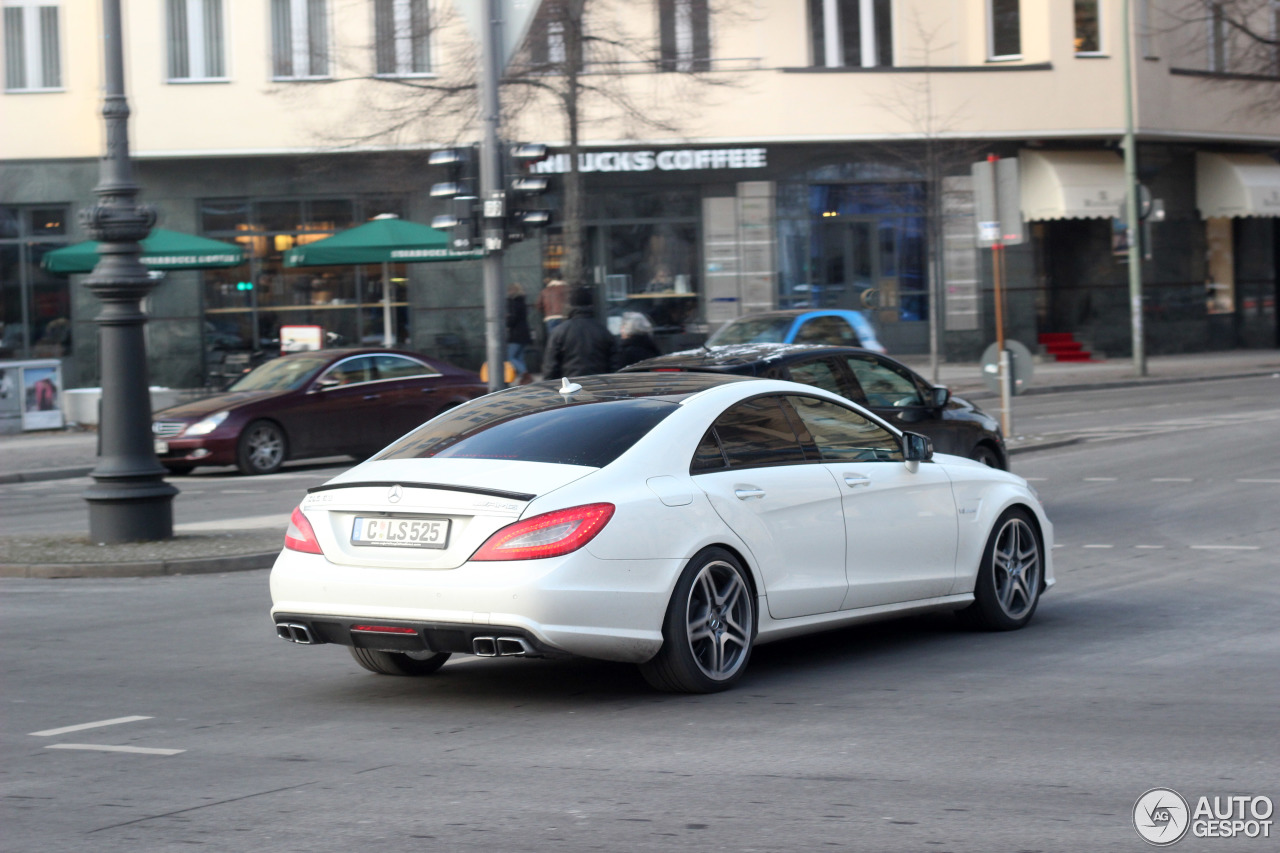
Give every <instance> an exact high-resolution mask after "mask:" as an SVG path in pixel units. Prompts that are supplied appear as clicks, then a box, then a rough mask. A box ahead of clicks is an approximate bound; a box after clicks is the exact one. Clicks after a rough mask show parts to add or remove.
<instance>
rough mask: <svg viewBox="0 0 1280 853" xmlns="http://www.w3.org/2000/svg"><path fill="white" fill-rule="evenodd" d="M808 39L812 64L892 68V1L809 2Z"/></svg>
mask: <svg viewBox="0 0 1280 853" xmlns="http://www.w3.org/2000/svg"><path fill="white" fill-rule="evenodd" d="M809 36H810V40H811V44H812V49H813V64H814V65H819V66H824V67H826V68H876V67H878V66H888V65H893V3H892V0H809Z"/></svg>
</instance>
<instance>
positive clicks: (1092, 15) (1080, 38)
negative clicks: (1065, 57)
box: [1075, 0, 1102, 55]
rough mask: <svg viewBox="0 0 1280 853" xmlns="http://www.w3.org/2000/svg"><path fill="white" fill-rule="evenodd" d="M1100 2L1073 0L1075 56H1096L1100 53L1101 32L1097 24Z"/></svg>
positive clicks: (1094, 0)
mask: <svg viewBox="0 0 1280 853" xmlns="http://www.w3.org/2000/svg"><path fill="white" fill-rule="evenodd" d="M1099 5H1100V0H1075V7H1076V37H1075V51H1076V54H1077V55H1079V54H1084V55H1089V54H1098V53H1101V52H1102V30H1101V26H1100V22H1099V18H1100V10H1099V9H1098V6H1099Z"/></svg>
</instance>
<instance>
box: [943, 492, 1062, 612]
mask: <svg viewBox="0 0 1280 853" xmlns="http://www.w3.org/2000/svg"><path fill="white" fill-rule="evenodd" d="M1043 586H1044V544H1043V542H1041V540H1040V534H1039V532H1038V531H1037V530H1036V526H1035V524H1034V523H1033V521H1032V519H1031V515H1030V513H1028V512H1027V511H1026V510H1024V509H1020V508H1017V507H1014V508H1012V509H1008V510H1005V512H1004V514H1003V515H1001V516H1000V518H999V520H997V521H996V524H995V527H994V528H993V529H992V531H991V538H990V539H988V540H987V547H986V550H984V551H983V553H982V564H981V566H980V567H979V569H978V579H977V582H976V583H975V585H974V588H973V604H971V605H969V606H968V607H967V608H965V609H964V610H962V611H960V614H959V615H960V617H961V619H962V620H964V621H965V622H966V623H968V624H970V625H972V626H974V627H977V628H985V629H987V630H989V631H1011V630H1013V629H1015V628H1021V627H1022V626H1023V625H1026V624H1027V623H1028V622H1030V621H1031V617H1032V616H1033V615H1034V614H1035V612H1036V605H1037V604H1039V603H1040V591H1041V589H1042V588H1043Z"/></svg>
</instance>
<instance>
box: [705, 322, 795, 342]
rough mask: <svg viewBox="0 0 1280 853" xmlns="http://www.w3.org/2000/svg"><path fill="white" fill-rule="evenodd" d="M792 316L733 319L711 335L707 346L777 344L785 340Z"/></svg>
mask: <svg viewBox="0 0 1280 853" xmlns="http://www.w3.org/2000/svg"><path fill="white" fill-rule="evenodd" d="M794 320H795V318H794V317H789V316H788V317H748V318H743V319H741V320H735V321H734V322H732V323H730V324H729V325H727V326H725V327H724V328H723V329H721V330H720V331H718V332H716V333H715V334H714V335H712V336H711V340H709V341H707V346H711V347H718V346H724V345H726V344H777V343H782V342H784V341H785V340H786V337H787V330H788V329H790V328H791V324H792V322H794Z"/></svg>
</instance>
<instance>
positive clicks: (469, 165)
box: [427, 146, 484, 252]
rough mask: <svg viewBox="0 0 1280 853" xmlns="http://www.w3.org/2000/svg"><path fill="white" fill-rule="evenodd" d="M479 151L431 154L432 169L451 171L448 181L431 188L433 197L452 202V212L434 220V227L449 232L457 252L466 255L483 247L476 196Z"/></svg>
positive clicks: (453, 151)
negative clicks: (440, 167)
mask: <svg viewBox="0 0 1280 853" xmlns="http://www.w3.org/2000/svg"><path fill="white" fill-rule="evenodd" d="M477 160H478V157H477V152H476V150H475V148H474V146H473V147H468V148H448V149H445V150H442V151H432V152H431V156H430V157H428V158H427V164H428V165H431V166H443V167H445V168H446V169H448V170H449V180H447V181H443V182H441V183H438V184H433V185H432V186H431V197H432V198H443V199H449V212H448V213H442V214H440V215H439V216H436V217H434V218H432V220H431V227H432V228H436V229H439V230H441V231H448V232H450V234H451V235H452V239H451V240H450V243H451V245H452V247H453V249H454V250H455V251H460V252H465V251H469V250H471V249H473V248H476V247H478V246H482V245H484V242H483V238H482V237H481V234H480V215H479V214H480V210H479V202H480V199H479V198H477V196H476V185H477V177H478V176H477V175H476V166H477Z"/></svg>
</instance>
